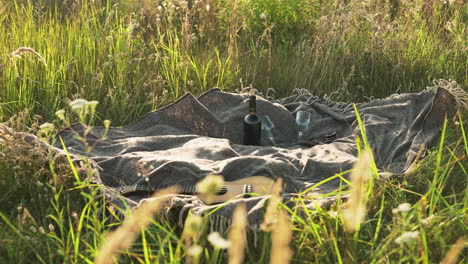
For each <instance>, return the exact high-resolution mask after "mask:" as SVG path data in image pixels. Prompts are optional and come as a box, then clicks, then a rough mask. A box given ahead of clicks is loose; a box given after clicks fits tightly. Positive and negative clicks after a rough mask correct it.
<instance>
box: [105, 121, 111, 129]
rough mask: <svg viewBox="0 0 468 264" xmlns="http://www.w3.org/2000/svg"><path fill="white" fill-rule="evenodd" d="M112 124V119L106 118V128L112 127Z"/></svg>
mask: <svg viewBox="0 0 468 264" xmlns="http://www.w3.org/2000/svg"><path fill="white" fill-rule="evenodd" d="M110 124H111V121H110V120H108V119H106V120H104V126H105V127H106V128H109V127H110Z"/></svg>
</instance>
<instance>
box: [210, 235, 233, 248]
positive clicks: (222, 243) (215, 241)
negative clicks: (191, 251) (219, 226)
mask: <svg viewBox="0 0 468 264" xmlns="http://www.w3.org/2000/svg"><path fill="white" fill-rule="evenodd" d="M208 241H209V242H210V243H211V244H212V245H213V246H214V247H215V248H218V249H225V248H228V247H230V246H231V241H229V240H226V239H224V238H222V237H221V235H220V234H219V233H218V232H213V233H211V234H209V235H208Z"/></svg>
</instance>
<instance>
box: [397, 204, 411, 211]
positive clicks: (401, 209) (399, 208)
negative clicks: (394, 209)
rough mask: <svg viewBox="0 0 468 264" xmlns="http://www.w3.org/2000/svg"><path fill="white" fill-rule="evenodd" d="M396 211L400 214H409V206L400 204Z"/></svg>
mask: <svg viewBox="0 0 468 264" xmlns="http://www.w3.org/2000/svg"><path fill="white" fill-rule="evenodd" d="M398 210H400V212H409V211H410V210H411V204H409V203H402V204H400V205H398Z"/></svg>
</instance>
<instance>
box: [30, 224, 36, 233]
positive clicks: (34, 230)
mask: <svg viewBox="0 0 468 264" xmlns="http://www.w3.org/2000/svg"><path fill="white" fill-rule="evenodd" d="M29 229H30V230H31V232H33V233H36V232H37V229H36V228H35V227H34V226H31V227H30V228H29Z"/></svg>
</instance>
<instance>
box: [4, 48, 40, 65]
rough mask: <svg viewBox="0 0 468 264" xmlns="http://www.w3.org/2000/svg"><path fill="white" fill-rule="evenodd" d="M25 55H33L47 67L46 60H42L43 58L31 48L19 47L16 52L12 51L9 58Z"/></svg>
mask: <svg viewBox="0 0 468 264" xmlns="http://www.w3.org/2000/svg"><path fill="white" fill-rule="evenodd" d="M25 53H31V54H33V55H34V56H36V57H37V58H38V59H39V60H40V61H41V62H42V63H44V65H47V62H46V60H45V59H44V57H42V55H41V54H39V52H37V51H35V50H34V49H33V48H29V47H19V48H18V49H17V50H15V51H13V52H12V53H11V54H10V56H11V57H13V58H21V55H23V54H25Z"/></svg>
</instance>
